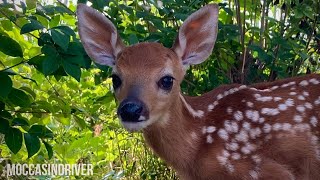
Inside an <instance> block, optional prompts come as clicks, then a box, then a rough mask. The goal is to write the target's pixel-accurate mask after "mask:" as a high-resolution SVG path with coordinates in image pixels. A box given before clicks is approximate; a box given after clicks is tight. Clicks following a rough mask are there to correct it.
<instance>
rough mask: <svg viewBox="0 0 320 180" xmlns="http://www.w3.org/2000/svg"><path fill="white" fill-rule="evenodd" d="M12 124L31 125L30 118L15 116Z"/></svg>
mask: <svg viewBox="0 0 320 180" xmlns="http://www.w3.org/2000/svg"><path fill="white" fill-rule="evenodd" d="M11 125H12V126H29V123H28V120H27V119H25V118H14V119H13V120H12V123H11Z"/></svg>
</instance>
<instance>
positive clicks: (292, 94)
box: [289, 92, 297, 96]
mask: <svg viewBox="0 0 320 180" xmlns="http://www.w3.org/2000/svg"><path fill="white" fill-rule="evenodd" d="M289 95H291V96H295V95H297V93H296V92H290V93H289Z"/></svg>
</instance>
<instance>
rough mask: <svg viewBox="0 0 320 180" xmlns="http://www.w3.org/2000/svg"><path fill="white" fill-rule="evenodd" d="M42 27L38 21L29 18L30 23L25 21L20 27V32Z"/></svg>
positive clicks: (23, 32)
mask: <svg viewBox="0 0 320 180" xmlns="http://www.w3.org/2000/svg"><path fill="white" fill-rule="evenodd" d="M43 28H44V26H43V25H42V24H40V22H39V21H37V20H34V19H30V23H27V24H25V25H23V26H22V27H21V31H20V34H25V33H29V32H32V31H34V30H39V29H43Z"/></svg>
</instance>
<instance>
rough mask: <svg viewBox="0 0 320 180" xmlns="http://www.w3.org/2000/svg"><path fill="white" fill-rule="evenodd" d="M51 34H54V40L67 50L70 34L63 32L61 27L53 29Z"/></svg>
mask: <svg viewBox="0 0 320 180" xmlns="http://www.w3.org/2000/svg"><path fill="white" fill-rule="evenodd" d="M50 32H51V36H52V40H53V41H54V42H55V43H56V44H57V45H58V46H60V47H61V48H62V49H63V50H65V51H66V50H67V49H68V45H69V42H70V36H69V35H67V34H65V33H63V32H62V31H61V30H59V29H51V30H50Z"/></svg>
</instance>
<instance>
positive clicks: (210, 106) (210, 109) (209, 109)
mask: <svg viewBox="0 0 320 180" xmlns="http://www.w3.org/2000/svg"><path fill="white" fill-rule="evenodd" d="M213 109H214V106H213V104H209V106H208V111H209V112H210V111H212V110H213Z"/></svg>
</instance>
